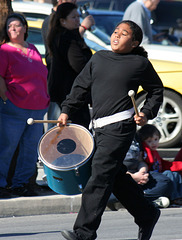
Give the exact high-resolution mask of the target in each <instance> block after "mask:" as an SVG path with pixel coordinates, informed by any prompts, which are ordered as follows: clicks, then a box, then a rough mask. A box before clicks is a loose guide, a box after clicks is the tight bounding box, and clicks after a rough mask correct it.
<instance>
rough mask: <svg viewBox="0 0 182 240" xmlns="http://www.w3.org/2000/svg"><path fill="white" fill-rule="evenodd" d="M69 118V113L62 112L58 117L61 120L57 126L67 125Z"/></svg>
mask: <svg viewBox="0 0 182 240" xmlns="http://www.w3.org/2000/svg"><path fill="white" fill-rule="evenodd" d="M67 120H68V115H67V114H66V113H61V115H60V116H59V118H58V121H60V123H58V124H57V126H59V127H60V126H62V125H66V124H67Z"/></svg>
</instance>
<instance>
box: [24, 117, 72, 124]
mask: <svg viewBox="0 0 182 240" xmlns="http://www.w3.org/2000/svg"><path fill="white" fill-rule="evenodd" d="M67 122H68V123H70V122H71V121H67ZM27 123H28V124H29V125H32V124H34V123H61V121H58V120H34V119H33V118H29V119H27Z"/></svg>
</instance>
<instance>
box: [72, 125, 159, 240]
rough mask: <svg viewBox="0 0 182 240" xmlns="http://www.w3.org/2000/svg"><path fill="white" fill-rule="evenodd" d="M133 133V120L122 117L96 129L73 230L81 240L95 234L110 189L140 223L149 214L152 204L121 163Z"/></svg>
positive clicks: (88, 239)
mask: <svg viewBox="0 0 182 240" xmlns="http://www.w3.org/2000/svg"><path fill="white" fill-rule="evenodd" d="M134 134H135V123H134V122H133V121H129V120H128V121H123V122H119V123H115V124H111V125H108V126H105V127H103V128H101V129H99V130H98V129H96V136H95V137H96V138H95V140H96V152H95V154H94V157H93V160H92V175H91V177H90V179H89V181H88V183H87V185H86V187H85V189H84V192H83V195H82V204H81V208H80V211H79V213H78V216H77V219H76V222H75V225H74V230H75V232H76V233H77V234H78V236H80V239H83V240H93V239H95V238H96V237H97V234H96V230H97V229H98V227H99V225H100V222H101V217H102V214H103V212H104V210H105V207H106V205H107V201H108V199H109V197H110V194H111V192H113V193H114V194H115V196H116V197H117V198H118V200H119V201H121V203H122V204H123V205H124V206H125V207H126V209H127V210H128V211H129V212H130V213H131V214H132V215H133V216H134V218H135V222H136V223H137V224H138V225H139V226H143V225H144V224H145V223H146V222H147V221H150V220H151V218H153V211H155V208H154V206H153V205H152V204H151V203H149V202H148V201H147V200H146V199H145V198H144V196H143V191H142V190H141V189H140V188H139V187H138V185H137V184H136V183H135V182H134V180H133V179H132V178H131V177H130V175H128V174H126V167H125V166H124V165H123V164H122V162H123V159H124V158H125V155H126V153H127V151H128V149H129V146H130V144H131V142H132V139H133V137H134Z"/></svg>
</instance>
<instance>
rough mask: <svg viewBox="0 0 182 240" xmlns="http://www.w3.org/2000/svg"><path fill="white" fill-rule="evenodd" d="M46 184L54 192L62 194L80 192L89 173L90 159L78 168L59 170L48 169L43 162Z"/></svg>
mask: <svg viewBox="0 0 182 240" xmlns="http://www.w3.org/2000/svg"><path fill="white" fill-rule="evenodd" d="M44 172H45V174H46V178H47V184H48V186H49V187H50V188H51V189H52V190H53V191H54V192H56V193H59V194H63V195H77V194H81V193H82V191H83V189H84V188H85V186H86V184H87V181H88V179H89V178H90V175H91V160H90V159H89V161H88V162H87V163H86V164H84V165H83V166H81V167H80V168H78V169H72V170H68V171H59V170H54V169H50V168H49V167H47V166H46V165H45V164H44Z"/></svg>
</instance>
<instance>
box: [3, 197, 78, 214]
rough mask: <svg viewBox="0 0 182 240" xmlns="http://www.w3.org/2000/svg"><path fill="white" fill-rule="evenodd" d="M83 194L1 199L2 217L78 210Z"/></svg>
mask: <svg viewBox="0 0 182 240" xmlns="http://www.w3.org/2000/svg"><path fill="white" fill-rule="evenodd" d="M80 204H81V195H78V196H71V197H70V196H62V195H50V196H40V197H39V196H38V197H19V198H11V199H1V200H0V217H1V218H2V217H13V216H14V217H17V216H30V215H42V214H55V213H69V212H78V211H79V208H80Z"/></svg>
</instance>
